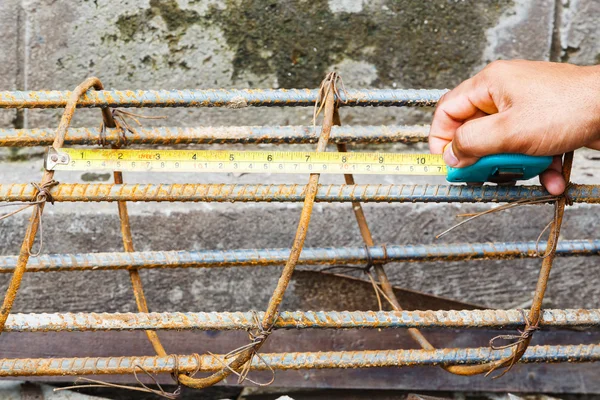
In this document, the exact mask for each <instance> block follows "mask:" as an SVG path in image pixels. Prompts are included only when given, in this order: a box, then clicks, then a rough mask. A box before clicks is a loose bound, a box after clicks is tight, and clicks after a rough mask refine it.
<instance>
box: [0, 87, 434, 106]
mask: <svg viewBox="0 0 600 400" xmlns="http://www.w3.org/2000/svg"><path fill="white" fill-rule="evenodd" d="M71 93H72V92H69V91H57V90H51V91H16V92H10V91H0V108H62V107H65V106H66V104H67V100H68V99H69V96H71ZM318 93H319V91H318V90H314V89H264V90H261V89H245V90H236V89H228V90H226V89H218V90H99V91H88V92H87V93H86V94H85V95H84V96H82V97H81V98H80V99H79V101H78V102H77V107H227V108H245V107H291V106H303V107H312V106H314V105H315V101H316V100H317V96H318ZM444 93H446V90H436V89H432V90H426V89H406V90H405V89H361V90H347V91H346V92H345V93H341V96H340V100H342V102H340V104H341V105H344V106H363V107H364V106H385V107H389V106H418V107H423V106H434V105H435V104H436V103H437V101H438V100H439V98H440V97H442V95H443V94H444Z"/></svg>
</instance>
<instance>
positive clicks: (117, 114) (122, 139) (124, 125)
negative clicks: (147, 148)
mask: <svg viewBox="0 0 600 400" xmlns="http://www.w3.org/2000/svg"><path fill="white" fill-rule="evenodd" d="M111 114H112V119H113V122H114V123H115V128H117V129H118V130H119V133H120V136H119V137H118V140H117V143H116V144H115V145H116V147H121V146H122V145H126V144H127V133H131V134H133V135H135V134H137V132H136V130H135V129H134V128H133V127H132V126H131V124H130V121H129V120H130V119H131V120H133V121H135V123H137V124H138V126H142V123H141V122H140V120H139V119H167V116H166V115H160V116H152V115H142V114H136V113H132V112H129V111H123V110H119V109H118V108H115V109H113V110H112V112H111ZM138 118H139V119H138ZM106 128H107V127H106V123H105V122H104V121H102V125H100V137H99V138H98V144H99V145H101V146H104V145H106Z"/></svg>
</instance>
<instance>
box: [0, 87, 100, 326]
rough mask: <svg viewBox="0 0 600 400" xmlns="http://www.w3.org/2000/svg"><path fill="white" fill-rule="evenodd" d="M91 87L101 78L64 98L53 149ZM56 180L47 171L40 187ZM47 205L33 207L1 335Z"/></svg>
mask: <svg viewBox="0 0 600 400" xmlns="http://www.w3.org/2000/svg"><path fill="white" fill-rule="evenodd" d="M92 88H93V89H95V90H102V89H103V86H102V83H101V82H100V80H99V79H98V78H94V77H92V78H88V79H86V80H85V81H84V82H83V83H81V84H80V85H79V86H77V88H75V90H74V91H73V92H69V96H68V97H67V98H66V99H65V110H64V112H63V114H62V117H61V119H60V123H59V125H58V128H57V129H56V136H55V138H54V142H53V143H52V147H53V148H54V149H55V150H58V149H60V148H61V147H62V145H63V142H64V139H65V135H66V133H67V130H68V129H69V124H70V123H71V119H72V118H73V115H74V114H75V109H76V104H77V101H78V100H79V98H80V97H81V96H82V95H83V94H84V93H85V92H86V91H87V90H89V89H92ZM101 111H102V115H103V118H104V119H107V118H111V115H110V111H108V109H106V108H103V109H102V110H101ZM53 177H54V171H48V170H44V174H43V176H42V181H41V184H40V187H44V186H45V185H48V184H49V183H50V182H52V180H53ZM36 195H37V193H32V196H31V197H30V198H29V199H28V200H30V199H31V198H35V196H36ZM44 205H45V203H44V202H42V203H40V204H37V205H36V206H34V210H33V213H32V215H31V218H30V219H29V224H28V226H27V231H26V232H25V237H24V238H23V243H22V244H21V250H20V252H19V259H18V261H17V265H16V267H15V269H14V271H13V274H12V277H11V279H10V282H9V284H8V288H7V289H6V294H5V295H4V300H3V302H2V308H1V309H0V333H2V330H3V329H4V325H5V324H6V319H7V318H8V315H9V314H10V311H11V309H12V306H13V304H14V302H15V299H16V297H17V292H18V291H19V287H20V286H21V281H22V279H23V274H24V273H25V269H26V267H27V262H28V261H29V257H30V255H31V248H32V246H33V243H34V241H35V236H36V234H37V232H38V229H39V226H40V224H41V222H42V221H41V219H42V214H43V212H44Z"/></svg>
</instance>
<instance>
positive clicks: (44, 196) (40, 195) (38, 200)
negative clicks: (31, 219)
mask: <svg viewBox="0 0 600 400" xmlns="http://www.w3.org/2000/svg"><path fill="white" fill-rule="evenodd" d="M31 185H32V186H33V187H34V188H35V189H36V190H37V192H36V194H35V195H34V196H33V199H31V201H28V202H18V203H8V204H0V207H11V206H21V208H18V209H16V210H14V211H10V212H8V213H6V214H3V215H0V221H2V220H3V219H6V218H8V217H12V216H13V215H16V214H18V213H20V212H22V211H25V210H27V209H28V208H29V207H36V210H37V213H38V220H39V223H38V224H39V225H38V226H39V231H40V247H39V249H38V251H37V252H35V253H32V252H31V249H27V251H28V252H29V255H30V256H31V257H37V256H39V255H40V254H42V248H43V246H44V232H43V224H42V210H41V208H40V205H42V204H43V203H46V202H49V203H50V204H52V205H54V198H53V197H52V193H50V188H52V187H53V186H56V185H58V181H56V180H54V179H53V180H51V181H49V182H46V183H42V184H38V183H36V182H31Z"/></svg>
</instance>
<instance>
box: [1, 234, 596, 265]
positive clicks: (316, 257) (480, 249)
mask: <svg viewBox="0 0 600 400" xmlns="http://www.w3.org/2000/svg"><path fill="white" fill-rule="evenodd" d="M368 250H369V253H370V254H371V261H373V262H384V261H385V262H425V261H449V262H450V261H463V260H464V261H469V260H495V259H501V260H508V259H514V258H526V257H531V258H536V257H538V256H539V253H543V252H544V251H546V244H545V243H540V244H539V245H538V244H537V242H534V241H530V242H512V243H511V242H497V243H456V244H454V243H452V244H446V243H441V244H426V245H425V244H415V245H386V246H385V247H384V246H369V247H368ZM556 255H557V256H561V257H572V256H579V257H582V256H588V257H589V256H597V255H600V240H563V241H561V242H559V243H558V246H557V248H556ZM289 256H290V249H289V248H288V249H285V248H279V249H277V248H276V249H239V250H195V251H183V250H180V251H142V252H131V253H129V252H125V253H117V252H114V253H79V254H42V255H40V256H37V257H31V258H30V259H29V263H28V264H27V272H60V271H106V270H125V269H136V268H140V269H153V268H228V267H268V266H277V265H283V264H284V263H285V261H286V260H287V259H288V257H289ZM368 260H369V256H368V254H367V249H365V247H323V248H311V247H308V248H304V249H303V250H302V254H301V255H300V260H299V264H301V265H365V264H366V263H367V262H368ZM16 264H17V256H0V273H11V272H12V271H13V270H14V268H15V266H16Z"/></svg>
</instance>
